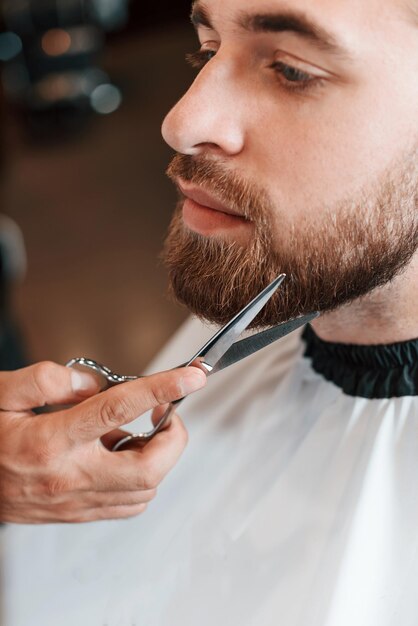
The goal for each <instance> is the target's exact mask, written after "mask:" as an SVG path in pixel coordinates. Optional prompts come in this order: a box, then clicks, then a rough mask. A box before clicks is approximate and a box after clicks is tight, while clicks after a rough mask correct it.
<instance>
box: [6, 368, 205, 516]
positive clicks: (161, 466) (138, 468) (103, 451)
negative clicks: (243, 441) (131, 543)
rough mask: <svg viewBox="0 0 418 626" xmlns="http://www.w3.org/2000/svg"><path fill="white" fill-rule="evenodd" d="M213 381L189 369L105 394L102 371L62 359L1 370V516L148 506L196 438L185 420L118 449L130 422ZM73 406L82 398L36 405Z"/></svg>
mask: <svg viewBox="0 0 418 626" xmlns="http://www.w3.org/2000/svg"><path fill="white" fill-rule="evenodd" d="M205 381H206V376H205V374H204V373H203V372H201V371H200V370H199V369H197V368H194V367H190V368H187V369H185V368H181V369H175V370H171V371H169V372H163V373H160V374H156V375H154V376H149V377H146V378H141V379H138V380H137V381H134V382H130V383H126V384H124V385H120V386H118V387H114V388H112V389H109V390H108V391H105V392H103V393H100V394H98V395H96V394H97V392H98V391H99V388H98V384H97V381H96V380H95V378H94V376H92V375H90V374H82V375H81V377H80V375H79V373H75V372H74V371H71V370H70V369H68V368H66V367H63V366H61V365H56V364H54V363H48V362H45V363H38V364H37V365H34V366H31V367H28V368H25V369H21V370H17V371H15V372H2V373H0V407H1V413H0V475H1V481H0V520H2V521H4V522H15V523H16V522H17V523H26V524H28V523H31V524H37V523H50V522H90V521H96V520H103V519H122V518H127V517H132V516H134V515H138V514H139V513H142V512H144V511H145V509H146V507H147V505H148V503H149V502H150V501H151V500H152V499H153V498H154V497H155V495H156V489H157V487H158V485H159V483H160V482H161V480H162V479H163V478H164V476H165V475H166V474H167V473H168V472H169V471H170V469H171V468H172V467H173V466H174V465H175V463H176V462H177V460H178V458H179V457H180V455H181V453H182V452H183V449H184V447H185V445H186V443H187V433H186V430H185V428H184V426H183V424H182V422H181V420H180V419H179V418H178V417H177V416H175V417H174V419H173V420H172V421H171V424H170V425H169V426H168V427H167V428H166V429H165V430H164V431H162V432H160V433H159V434H158V435H156V436H155V437H154V438H153V439H152V440H151V441H150V442H149V443H148V444H146V445H145V446H144V447H142V448H136V449H134V450H125V451H123V452H111V451H110V448H111V447H112V445H113V444H114V443H116V441H118V440H119V439H120V438H121V437H122V436H124V435H125V434H126V433H125V432H124V431H122V430H121V429H120V427H121V426H123V425H124V424H127V423H129V422H131V421H133V420H134V419H136V418H137V417H138V416H140V415H142V413H144V412H145V411H147V410H149V409H155V410H156V412H157V413H159V414H160V413H161V411H162V410H163V408H164V405H165V404H166V403H167V402H171V401H172V400H175V399H177V398H181V397H183V396H184V395H187V394H188V393H191V392H192V391H195V390H197V389H199V388H200V387H202V386H203V385H204V384H205ZM64 404H66V405H68V404H75V406H73V407H72V408H69V409H66V410H53V411H52V412H48V413H44V414H41V415H35V414H34V413H33V412H32V411H31V408H32V407H40V406H44V405H51V406H56V405H64ZM155 417H156V418H157V419H158V416H155ZM102 442H103V443H102ZM103 444H104V445H103Z"/></svg>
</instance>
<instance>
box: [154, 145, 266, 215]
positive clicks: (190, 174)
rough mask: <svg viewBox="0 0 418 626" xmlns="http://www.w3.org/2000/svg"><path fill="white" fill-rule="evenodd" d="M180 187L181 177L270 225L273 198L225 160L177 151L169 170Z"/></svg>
mask: <svg viewBox="0 0 418 626" xmlns="http://www.w3.org/2000/svg"><path fill="white" fill-rule="evenodd" d="M166 174H167V176H168V177H169V178H170V180H171V181H172V182H173V183H174V184H175V185H176V186H177V188H178V179H179V178H181V179H182V180H183V181H184V182H188V183H192V184H194V185H196V186H201V187H203V188H204V189H205V191H207V192H209V193H211V194H213V195H214V196H215V197H216V198H218V199H219V200H220V201H221V202H222V203H223V204H225V205H227V206H229V207H230V208H231V209H233V210H235V211H236V212H237V213H240V214H241V215H243V216H244V217H245V218H246V219H248V220H250V221H252V222H255V223H258V224H261V225H267V223H268V214H269V210H270V205H271V203H270V200H269V198H268V196H267V194H266V192H265V191H264V190H263V189H262V188H260V187H259V186H257V185H256V184H254V183H253V182H252V181H250V180H248V179H244V178H243V177H242V176H241V175H240V174H239V173H237V172H232V171H231V170H230V169H228V168H227V167H226V166H225V165H224V164H223V163H222V162H218V161H214V160H213V159H209V158H208V157H206V156H203V155H199V156H192V155H188V154H176V155H175V156H174V158H173V159H172V161H171V163H170V165H169V166H168V169H167V171H166Z"/></svg>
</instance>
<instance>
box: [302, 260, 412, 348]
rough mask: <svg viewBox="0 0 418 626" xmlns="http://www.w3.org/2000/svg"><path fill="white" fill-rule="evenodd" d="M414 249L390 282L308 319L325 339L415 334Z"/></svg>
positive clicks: (379, 340)
mask: <svg viewBox="0 0 418 626" xmlns="http://www.w3.org/2000/svg"><path fill="white" fill-rule="evenodd" d="M417 286H418V253H417V254H415V257H414V258H413V259H412V261H411V263H410V264H409V265H408V267H407V269H406V270H405V271H404V272H403V273H402V274H401V275H400V276H398V277H397V278H395V279H394V280H393V281H392V282H391V283H389V284H388V285H385V286H384V287H381V288H380V289H376V290H375V291H373V292H372V293H371V294H369V295H368V296H365V297H363V298H359V299H358V300H355V301H354V302H352V303H351V304H349V305H346V306H343V307H341V308H340V309H337V310H336V311H333V312H331V313H324V314H323V315H321V317H319V318H318V319H316V320H315V321H314V322H312V326H313V328H314V330H315V332H316V334H317V335H318V336H319V337H320V338H321V339H324V340H325V341H331V342H337V343H352V344H363V345H373V344H385V343H386V344H387V343H396V342H398V341H407V340H409V339H416V338H418V289H417Z"/></svg>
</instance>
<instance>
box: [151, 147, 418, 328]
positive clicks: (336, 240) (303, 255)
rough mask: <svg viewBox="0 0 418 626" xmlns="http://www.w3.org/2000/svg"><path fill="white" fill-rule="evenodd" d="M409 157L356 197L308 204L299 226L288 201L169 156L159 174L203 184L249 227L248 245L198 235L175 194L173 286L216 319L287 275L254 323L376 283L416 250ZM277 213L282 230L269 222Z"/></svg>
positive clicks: (199, 161)
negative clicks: (279, 203)
mask: <svg viewBox="0 0 418 626" xmlns="http://www.w3.org/2000/svg"><path fill="white" fill-rule="evenodd" d="M414 154H415V156H414ZM414 154H413V155H412V157H411V155H408V157H407V158H404V159H403V160H402V163H399V164H397V165H396V166H394V167H391V168H390V170H387V171H386V172H385V173H384V175H382V176H381V177H380V179H379V181H377V182H376V183H375V184H374V185H373V186H370V187H369V188H368V189H362V190H361V191H360V192H357V193H356V194H355V198H348V199H346V200H344V201H341V202H339V203H338V204H337V205H335V206H332V207H321V208H320V209H318V211H317V212H316V213H315V211H314V210H312V211H310V212H309V214H308V215H307V217H305V218H304V221H303V222H299V223H298V224H293V223H292V222H291V220H290V219H289V214H290V213H289V211H287V210H286V209H287V208H286V207H275V206H274V205H273V203H272V202H271V200H270V198H269V197H268V195H267V193H266V192H265V190H264V189H261V188H260V187H258V186H257V185H256V184H254V183H252V182H250V181H248V180H246V179H243V178H241V177H240V176H239V175H238V174H237V173H235V172H230V171H229V170H228V169H227V167H226V166H225V165H223V164H222V163H218V162H215V161H213V160H211V159H208V158H206V157H202V156H197V157H192V156H187V155H176V156H175V157H174V159H173V161H172V163H171V164H170V166H169V169H168V172H167V173H168V176H169V177H170V178H171V179H172V180H173V181H174V182H175V181H176V180H177V178H178V177H180V178H182V180H183V181H186V182H190V183H193V184H195V185H201V186H202V187H204V188H205V189H206V190H208V191H211V192H212V193H213V194H214V195H215V196H216V197H217V198H218V199H219V200H221V201H222V202H223V203H224V204H225V205H227V206H229V207H231V208H233V209H235V210H236V211H238V212H239V213H240V214H242V215H243V216H244V217H245V218H246V219H247V220H250V221H251V222H252V224H253V226H254V228H253V233H252V237H251V239H250V241H249V242H248V244H247V245H242V244H239V243H238V242H234V241H232V242H228V241H225V240H222V239H220V238H215V237H203V236H201V235H199V234H197V233H195V232H193V231H191V230H189V229H188V228H187V227H186V226H185V224H184V223H183V219H182V206H183V201H184V200H183V199H181V200H180V201H179V203H178V206H177V208H176V211H175V214H174V217H173V220H172V223H171V225H170V229H169V233H168V236H167V239H166V242H165V246H164V250H163V259H164V262H165V264H166V266H167V269H168V273H169V279H170V285H171V290H172V293H173V294H174V296H175V298H176V299H177V300H178V301H179V302H180V303H182V304H184V305H186V306H187V307H188V309H189V310H190V311H191V312H192V313H194V314H196V315H197V316H198V317H200V318H201V319H204V320H207V321H209V322H214V323H216V324H221V325H223V324H225V323H227V322H228V321H229V320H230V319H231V318H232V317H233V316H234V315H235V314H236V313H238V311H239V310H241V309H242V308H243V307H244V306H246V305H247V304H248V302H250V300H252V298H254V297H255V296H256V295H257V294H258V293H259V292H260V291H261V290H262V289H264V287H266V286H267V285H268V284H269V283H270V282H271V281H272V280H273V279H274V278H276V277H277V275H278V274H281V273H285V274H286V276H287V277H286V280H285V281H284V283H283V284H282V286H281V287H280V289H279V290H278V291H277V292H276V293H275V294H274V295H273V297H272V298H271V299H270V300H269V302H268V303H267V304H266V305H265V307H264V308H263V310H262V311H261V312H260V313H259V315H258V316H257V317H256V318H255V319H254V321H253V323H252V324H251V326H250V327H252V328H262V327H268V326H274V325H276V324H279V323H281V322H284V321H287V320H289V319H293V318H295V317H298V316H299V315H305V314H308V313H312V312H314V311H319V312H321V313H324V312H327V311H333V310H335V309H337V308H339V307H341V306H343V305H345V304H348V303H350V302H352V301H354V300H356V299H358V298H361V297H363V296H365V295H367V294H369V293H370V292H372V291H373V290H374V289H377V288H378V287H382V286H383V285H385V284H387V283H388V282H389V281H391V280H393V279H394V278H395V277H396V276H397V275H399V274H400V273H401V272H402V270H404V269H405V268H406V267H407V265H408V264H409V262H410V261H411V259H412V257H413V255H414V253H415V252H416V251H417V249H418V203H417V198H418V194H417V178H418V177H417V172H416V151H415V150H414ZM316 215H317V216H318V217H316ZM278 216H279V217H280V221H281V223H282V228H281V229H280V231H278V229H277V226H276V227H273V225H274V224H276V223H277V217H278ZM274 218H276V219H274Z"/></svg>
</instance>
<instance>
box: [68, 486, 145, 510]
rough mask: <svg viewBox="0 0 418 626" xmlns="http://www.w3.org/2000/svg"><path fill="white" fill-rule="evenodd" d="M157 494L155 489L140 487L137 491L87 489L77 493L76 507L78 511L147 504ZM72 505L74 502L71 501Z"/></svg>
mask: <svg viewBox="0 0 418 626" xmlns="http://www.w3.org/2000/svg"><path fill="white" fill-rule="evenodd" d="M156 495H157V490H156V489H140V490H137V491H110V492H108V491H94V492H93V491H88V492H85V493H82V494H80V493H78V494H77V505H76V506H77V509H78V510H79V511H82V510H86V509H92V508H97V507H104V506H106V507H110V506H135V505H137V504H148V503H149V502H151V500H154V498H155V496H156ZM71 505H72V507H74V503H73V502H72V503H71Z"/></svg>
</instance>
